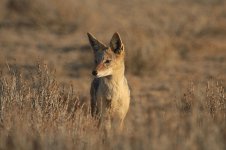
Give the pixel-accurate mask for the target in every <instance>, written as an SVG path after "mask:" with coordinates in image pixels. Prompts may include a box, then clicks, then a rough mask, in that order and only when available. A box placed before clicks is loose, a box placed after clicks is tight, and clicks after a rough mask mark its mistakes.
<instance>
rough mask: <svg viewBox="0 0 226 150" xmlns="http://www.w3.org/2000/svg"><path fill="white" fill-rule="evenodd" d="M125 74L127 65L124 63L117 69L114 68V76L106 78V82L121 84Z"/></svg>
mask: <svg viewBox="0 0 226 150" xmlns="http://www.w3.org/2000/svg"><path fill="white" fill-rule="evenodd" d="M124 73H125V65H124V63H122V64H121V65H120V66H118V67H117V68H114V71H113V73H112V75H110V76H107V77H104V81H105V82H110V83H111V82H112V83H114V84H120V83H122V81H123V80H124Z"/></svg>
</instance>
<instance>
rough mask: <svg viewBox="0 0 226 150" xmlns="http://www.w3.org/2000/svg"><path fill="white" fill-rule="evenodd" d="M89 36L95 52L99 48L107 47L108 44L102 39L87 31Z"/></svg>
mask: <svg viewBox="0 0 226 150" xmlns="http://www.w3.org/2000/svg"><path fill="white" fill-rule="evenodd" d="M87 36H88V38H89V43H90V45H91V47H92V48H93V51H94V52H97V51H98V50H103V49H106V46H105V45H104V44H103V43H101V42H100V41H98V40H97V39H96V38H95V37H94V36H93V35H92V34H91V33H87Z"/></svg>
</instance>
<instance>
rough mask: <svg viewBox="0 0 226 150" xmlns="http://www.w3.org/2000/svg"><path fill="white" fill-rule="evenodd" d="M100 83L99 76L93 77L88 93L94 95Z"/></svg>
mask: <svg viewBox="0 0 226 150" xmlns="http://www.w3.org/2000/svg"><path fill="white" fill-rule="evenodd" d="M99 85H100V79H99V78H95V79H93V81H92V83H91V88H90V94H91V95H92V96H93V95H96V92H97V89H98V87H99Z"/></svg>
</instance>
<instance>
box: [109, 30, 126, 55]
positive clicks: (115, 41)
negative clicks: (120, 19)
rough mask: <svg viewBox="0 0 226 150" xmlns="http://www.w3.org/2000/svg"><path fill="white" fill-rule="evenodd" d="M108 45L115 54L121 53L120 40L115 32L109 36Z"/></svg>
mask: <svg viewBox="0 0 226 150" xmlns="http://www.w3.org/2000/svg"><path fill="white" fill-rule="evenodd" d="M110 47H111V49H112V50H113V51H114V53H116V54H121V52H122V51H123V50H124V46H123V43H122V40H121V38H120V35H119V34H118V33H117V32H116V33H114V35H113V36H112V38H111V41H110Z"/></svg>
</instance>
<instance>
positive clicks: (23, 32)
mask: <svg viewBox="0 0 226 150" xmlns="http://www.w3.org/2000/svg"><path fill="white" fill-rule="evenodd" d="M225 8H226V2H224V1H223V0H184V1H180V0H124V1H120V0H114V1H103V0H92V1H88V0H66V1H64V2H63V1H62V0H48V1H47V0H0V71H1V73H0V149H2V150H5V149H34V150H35V149H38V150H39V149H54V150H57V149H167V150H171V149H172V150H174V149H178V150H180V149H210V150H212V149H216V150H218V149H219V150H221V149H222V150H224V149H226V143H225V140H226V97H225V91H224V89H225V88H226V43H225V41H226V9H225ZM115 31H118V32H119V33H120V34H121V37H122V39H123V41H124V43H125V47H126V50H127V57H126V66H127V70H126V74H127V77H128V80H129V83H130V86H131V91H132V100H131V108H130V110H129V113H128V116H127V118H126V122H125V129H124V131H123V132H121V133H115V132H114V131H112V133H111V134H110V136H109V138H108V139H104V136H103V132H102V131H100V130H98V129H97V122H96V120H94V119H93V118H91V116H90V110H89V109H90V108H89V94H88V93H89V85H90V82H91V79H92V77H91V69H92V63H93V58H92V51H91V50H90V48H89V45H88V41H87V37H86V32H91V33H93V34H94V35H96V36H97V37H98V39H102V41H103V42H106V41H109V38H110V37H111V36H112V34H113V33H114V32H115Z"/></svg>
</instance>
